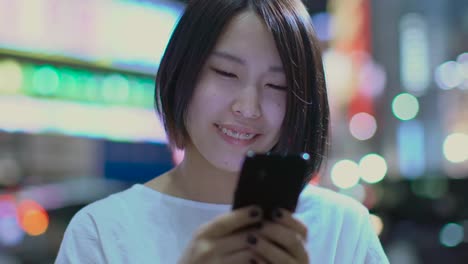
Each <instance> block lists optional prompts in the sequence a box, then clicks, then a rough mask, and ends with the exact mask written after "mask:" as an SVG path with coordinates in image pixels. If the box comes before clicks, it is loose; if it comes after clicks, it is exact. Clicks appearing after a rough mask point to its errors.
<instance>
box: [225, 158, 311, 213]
mask: <svg viewBox="0 0 468 264" xmlns="http://www.w3.org/2000/svg"><path fill="white" fill-rule="evenodd" d="M308 160H309V155H308V154H305V153H304V154H298V155H285V156H284V155H277V154H256V153H253V152H251V151H250V152H248V153H247V155H246V157H245V159H244V163H243V165H242V169H241V171H240V175H239V180H238V183H237V187H236V189H235V192H234V201H233V206H232V209H233V210H234V209H237V208H241V207H245V206H249V205H258V206H260V207H261V208H262V209H263V213H264V218H265V219H269V220H271V219H272V213H273V210H274V209H276V208H283V209H287V210H289V211H290V212H294V211H295V210H296V206H297V202H298V199H299V195H300V193H301V191H302V189H303V186H304V179H305V176H306V175H305V174H306V173H307V167H308Z"/></svg>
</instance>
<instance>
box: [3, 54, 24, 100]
mask: <svg viewBox="0 0 468 264" xmlns="http://www.w3.org/2000/svg"><path fill="white" fill-rule="evenodd" d="M22 85H23V72H22V70H21V66H20V65H19V63H18V62H16V61H14V60H3V61H1V62H0V93H7V94H11V93H19V91H20V89H21V86H22Z"/></svg>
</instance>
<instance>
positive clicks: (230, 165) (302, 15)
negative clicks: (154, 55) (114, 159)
mask: <svg viewBox="0 0 468 264" xmlns="http://www.w3.org/2000/svg"><path fill="white" fill-rule="evenodd" d="M318 47H319V43H318V41H317V40H316V38H315V34H314V31H313V28H312V24H311V20H310V17H309V15H308V13H307V11H306V9H305V7H304V6H303V4H302V3H301V1H300V0H209V1H208V0H193V1H190V2H189V4H188V6H187V7H186V10H185V12H184V14H183V16H182V18H181V19H180V21H179V23H178V25H177V27H176V29H175V31H174V33H173V36H172V37H171V40H170V42H169V44H168V46H167V49H166V52H165V55H164V57H163V60H162V62H161V65H160V68H159V70H158V74H157V79H156V86H157V87H156V96H155V99H156V103H157V109H158V112H159V114H160V116H161V117H162V120H163V122H164V125H165V128H166V132H167V135H168V138H169V141H170V143H171V145H172V146H175V147H177V148H180V149H184V151H185V156H184V159H183V161H182V162H181V163H180V164H179V165H177V166H176V167H175V168H174V169H172V170H170V171H168V172H166V173H164V174H163V175H160V176H158V177H156V178H154V179H153V180H151V181H149V182H147V183H146V184H144V185H142V184H136V185H134V186H132V187H131V188H130V189H128V190H125V191H123V192H120V193H117V194H114V195H111V196H110V197H108V198H105V199H103V200H100V201H97V202H95V203H93V204H91V205H88V206H87V207H85V208H84V209H82V210H81V211H79V212H78V213H77V214H76V215H75V216H74V218H73V219H72V221H71V222H70V224H69V226H68V228H67V230H66V232H65V236H64V239H63V242H62V245H61V247H60V251H59V254H58V257H57V260H56V263H187V264H188V263H204V264H205V263H282V264H283V263H346V264H347V263H388V260H387V258H386V256H385V254H384V251H383V250H382V246H381V244H380V242H379V240H378V238H377V236H376V234H375V233H374V232H373V229H372V228H371V224H370V222H369V213H368V211H367V209H366V208H365V207H364V206H362V205H360V204H359V203H357V202H355V201H354V200H352V199H350V198H347V197H344V196H341V195H339V194H336V193H334V192H332V191H328V190H325V189H323V188H320V187H313V186H310V185H307V184H306V185H305V187H304V189H303V192H302V193H301V196H300V199H299V204H298V207H297V211H296V212H295V213H294V214H291V213H290V212H288V211H286V210H284V209H281V208H278V210H276V212H275V214H274V215H275V217H274V220H273V221H263V220H262V211H261V209H260V208H257V207H255V206H251V207H247V208H241V209H237V210H234V211H231V203H232V197H233V192H234V188H235V185H236V182H237V177H238V173H239V170H240V167H241V164H242V161H243V159H244V156H245V154H246V152H247V151H248V150H253V151H255V152H259V153H264V152H268V151H271V152H273V153H281V154H287V153H301V152H307V153H309V154H310V156H311V159H312V161H313V162H312V164H311V168H310V173H309V174H308V175H313V174H314V173H316V172H317V171H318V169H319V167H320V164H321V162H322V159H323V157H324V155H325V150H326V148H327V139H328V118H329V112H328V103H327V93H326V88H325V82H324V73H323V66H322V61H321V57H320V56H321V55H320V52H319V48H318ZM284 177H288V175H284ZM310 177H311V176H310ZM310 177H307V178H305V179H304V183H307V182H308V181H309V180H310ZM252 226H255V227H252Z"/></svg>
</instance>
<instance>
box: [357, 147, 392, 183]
mask: <svg viewBox="0 0 468 264" xmlns="http://www.w3.org/2000/svg"><path fill="white" fill-rule="evenodd" d="M359 170H360V176H361V179H363V180H364V181H366V182H368V183H377V182H379V181H381V180H382V179H383V178H384V177H385V175H386V174H387V162H386V161H385V159H384V158H383V157H382V156H380V155H378V154H375V153H371V154H367V155H366V156H364V157H362V159H361V160H360V161H359Z"/></svg>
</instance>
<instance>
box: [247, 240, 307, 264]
mask: <svg viewBox="0 0 468 264" xmlns="http://www.w3.org/2000/svg"><path fill="white" fill-rule="evenodd" d="M249 241H250V248H251V249H252V250H253V251H254V252H256V253H257V254H258V255H259V256H260V257H261V258H262V259H264V260H265V261H266V262H267V263H271V264H275V263H278V264H280V263H281V264H297V263H301V262H298V261H296V260H295V259H294V258H293V256H291V255H290V254H288V253H287V252H286V251H285V250H283V249H281V248H279V247H278V246H277V245H275V244H273V243H272V242H271V241H269V240H268V239H266V238H265V237H262V236H261V235H258V234H253V233H252V234H251V235H250V237H249Z"/></svg>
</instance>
